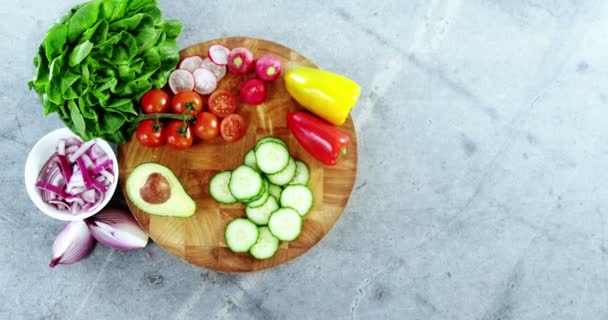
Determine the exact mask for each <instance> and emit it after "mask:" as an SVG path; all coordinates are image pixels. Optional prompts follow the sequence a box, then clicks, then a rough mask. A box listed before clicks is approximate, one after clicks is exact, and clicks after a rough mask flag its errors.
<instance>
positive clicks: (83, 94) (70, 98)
mask: <svg viewBox="0 0 608 320" xmlns="http://www.w3.org/2000/svg"><path fill="white" fill-rule="evenodd" d="M181 30H182V25H181V23H180V22H179V21H176V20H165V19H164V18H163V15H162V12H161V11H160V9H159V8H158V7H157V5H156V0H95V1H90V2H85V3H82V4H79V5H77V6H76V7H74V8H72V10H70V12H69V13H68V14H67V15H66V16H65V17H63V18H62V19H61V20H60V22H59V23H58V24H56V25H54V26H53V27H52V28H51V29H50V30H49V31H48V33H47V35H46V37H45V39H44V40H43V41H42V43H41V44H40V47H39V49H38V53H37V55H36V57H35V58H34V65H35V66H36V73H35V76H34V79H33V80H31V81H30V82H29V83H28V85H29V87H30V89H34V90H35V91H36V92H37V93H38V95H39V96H40V100H41V101H42V104H43V106H44V115H48V114H50V113H53V112H56V113H58V115H59V117H60V118H61V120H62V121H63V122H64V123H65V124H66V126H67V127H68V128H70V129H71V130H72V131H73V132H74V133H75V134H77V135H78V136H80V137H81V138H82V139H84V140H90V139H93V138H96V137H100V138H102V139H105V140H107V141H109V142H111V143H117V144H121V143H125V142H126V141H127V140H128V139H129V138H130V137H131V135H132V134H133V131H134V130H135V128H136V127H137V121H138V116H139V113H138V111H137V110H138V108H137V105H138V103H139V99H140V98H141V97H142V96H143V94H144V93H145V92H146V91H148V90H150V89H152V88H161V87H163V86H164V85H165V84H166V83H167V79H168V77H169V74H170V73H171V71H172V70H173V69H175V67H176V65H177V63H178V62H179V52H178V50H179V49H178V46H177V42H176V38H177V36H178V35H179V33H180V32H181Z"/></svg>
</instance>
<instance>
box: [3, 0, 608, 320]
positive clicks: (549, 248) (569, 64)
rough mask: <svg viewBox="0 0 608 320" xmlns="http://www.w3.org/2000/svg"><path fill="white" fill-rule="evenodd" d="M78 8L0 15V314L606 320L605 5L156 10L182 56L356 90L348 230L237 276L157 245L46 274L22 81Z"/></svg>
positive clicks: (456, 3)
mask: <svg viewBox="0 0 608 320" xmlns="http://www.w3.org/2000/svg"><path fill="white" fill-rule="evenodd" d="M76 3H77V1H74V0H61V1H42V0H33V1H30V2H27V3H25V2H22V1H16V0H8V3H5V4H3V5H2V9H1V10H0V27H1V31H0V43H1V45H2V50H0V57H1V59H0V61H1V62H0V69H1V70H2V77H0V88H1V90H0V103H1V105H2V107H3V110H5V116H3V117H0V172H1V174H0V179H1V183H0V188H1V189H0V190H1V194H2V201H0V243H1V244H2V245H1V246H0V255H1V256H2V257H3V258H2V259H0V287H2V290H0V318H2V319H123V318H124V319H190V318H196V319H424V320H434V319H451V320H460V319H462V320H465V319H479V320H498V319H501V320H506V319H518V320H522V319H554V320H555V319H608V222H607V221H608V209H607V207H608V193H607V190H608V143H607V141H608V81H607V79H608V78H607V76H608V31H606V30H608V2H606V1H603V0H581V1H577V2H572V1H541V0H529V1H497V0H494V1H490V0H484V1H481V0H473V1H461V0H431V1H426V0H415V1H398V0H390V1H381V2H370V1H317V0H313V1H301V2H291V1H290V2H282V1H270V0H260V1H256V2H255V3H253V2H249V1H190V0H187V1H180V2H179V3H180V4H179V5H178V4H176V3H177V2H172V1H167V0H161V1H160V7H161V8H162V9H163V12H164V14H165V16H167V17H169V18H176V19H180V20H181V21H182V22H183V23H184V25H185V28H184V30H183V32H182V34H181V35H180V37H179V38H178V42H179V44H180V46H181V47H185V46H188V45H190V44H193V43H196V42H200V41H203V40H206V39H212V38H216V37H221V36H228V35H245V36H254V37H258V38H265V39H270V40H273V41H275V42H279V43H282V44H284V45H286V46H288V47H291V48H293V49H295V50H296V51H299V52H301V53H302V54H304V55H305V56H307V57H309V58H310V59H311V60H313V61H315V62H316V63H317V64H318V65H320V66H321V67H322V68H324V69H328V70H332V71H334V72H337V73H341V74H344V75H346V76H348V77H350V78H352V79H355V80H356V81H357V82H359V83H360V84H361V86H362V88H363V94H362V96H361V99H360V101H359V103H358V104H357V106H356V107H355V109H354V110H353V113H352V114H353V119H354V121H355V126H356V130H357V136H358V141H359V171H358V176H357V181H356V187H355V190H354V191H353V194H352V198H351V200H350V202H349V204H348V207H347V208H346V210H345V212H344V214H343V216H342V218H341V219H340V220H339V222H338V223H337V225H336V226H335V227H334V228H333V229H332V231H331V232H330V233H329V234H328V235H327V236H326V237H325V238H324V239H323V240H322V241H321V242H320V243H319V244H318V245H317V246H315V247H314V248H313V249H311V250H310V251H309V252H308V253H306V254H305V255H304V256H302V257H300V258H298V259H296V260H294V261H292V262H290V263H287V264H284V265H281V266H279V267H277V268H274V269H271V270H266V271H262V272H257V273H253V274H239V275H226V274H218V273H215V272H212V271H208V270H205V269H201V268H198V267H195V266H191V265H189V264H186V263H184V262H182V261H181V260H179V259H177V258H175V257H173V256H171V255H170V254H168V253H166V252H165V251H163V250H162V249H161V248H159V247H157V246H156V245H154V244H151V245H149V246H148V248H147V250H138V251H131V252H120V251H112V250H110V249H107V248H105V247H102V246H98V247H97V248H96V249H95V250H94V251H93V253H92V254H91V255H90V256H89V257H88V258H87V259H86V260H83V261H82V262H80V263H78V264H75V265H71V266H59V267H56V268H55V269H50V268H49V267H48V262H49V259H50V256H51V251H50V247H51V244H52V242H53V240H54V238H55V235H56V234H57V233H58V231H59V229H60V228H61V226H62V222H60V221H55V220H51V219H50V218H47V217H46V216H44V215H42V214H41V213H40V212H39V211H38V210H37V209H36V208H35V207H34V205H33V204H32V203H31V201H30V200H29V198H28V196H27V194H26V191H25V187H24V183H23V169H24V162H25V159H26V157H27V154H28V152H29V150H30V149H31V148H32V146H33V145H34V144H35V142H36V141H37V140H38V139H39V138H40V137H41V136H43V135H44V134H46V133H47V132H49V131H51V130H53V129H55V128H59V127H62V124H61V122H60V121H59V120H58V118H57V117H56V116H55V115H51V116H49V117H47V118H43V116H42V108H41V106H40V103H39V101H38V98H37V97H36V95H35V94H34V93H33V92H30V91H28V89H27V86H26V83H27V81H28V80H29V79H30V78H31V77H32V76H33V65H32V58H33V55H34V53H35V52H36V47H37V46H38V44H39V42H40V41H41V39H42V38H43V37H44V35H45V33H46V31H47V30H48V28H49V27H50V26H51V24H52V23H53V21H55V20H56V19H58V18H59V17H60V16H62V15H63V14H64V13H65V12H66V11H67V10H68V9H69V8H70V7H71V6H73V5H74V4H76ZM146 251H149V252H150V253H151V256H148V255H147V254H146Z"/></svg>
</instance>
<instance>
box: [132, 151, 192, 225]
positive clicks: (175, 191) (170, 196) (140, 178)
mask: <svg viewBox="0 0 608 320" xmlns="http://www.w3.org/2000/svg"><path fill="white" fill-rule="evenodd" d="M126 189H127V195H128V196H129V199H130V200H131V202H133V204H134V205H135V206H136V207H137V208H139V209H140V210H143V211H145V212H147V213H149V214H154V215H159V216H170V217H182V218H185V217H190V216H192V215H194V212H195V211H196V203H195V202H194V200H192V198H191V197H190V195H189V194H188V193H187V192H186V190H184V187H183V186H182V184H181V183H180V182H179V179H177V177H176V176H175V174H174V173H173V172H172V171H171V170H170V169H169V168H167V167H165V166H163V165H161V164H158V163H153V162H147V163H142V164H140V165H138V166H137V167H135V169H133V171H132V172H131V174H130V175H129V177H128V178H127V188H126Z"/></svg>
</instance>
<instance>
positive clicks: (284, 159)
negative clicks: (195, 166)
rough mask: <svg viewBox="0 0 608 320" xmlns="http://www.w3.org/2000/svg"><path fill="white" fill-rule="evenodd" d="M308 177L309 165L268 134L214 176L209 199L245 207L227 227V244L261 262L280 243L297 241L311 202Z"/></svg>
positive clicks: (233, 249) (273, 251)
mask: <svg viewBox="0 0 608 320" xmlns="http://www.w3.org/2000/svg"><path fill="white" fill-rule="evenodd" d="M309 180H310V170H309V168H308V166H307V165H306V164H305V163H304V162H302V161H300V160H295V159H294V158H293V157H292V156H291V155H290V154H289V148H288V146H287V143H285V142H284V141H283V140H281V139H279V138H277V137H271V136H269V137H265V138H262V139H260V140H258V142H257V143H256V145H255V147H254V148H253V149H251V150H249V152H247V154H246V155H245V159H244V161H243V164H242V165H240V166H238V167H237V168H236V169H234V170H232V171H229V170H228V171H222V172H220V173H218V174H216V175H215V176H213V178H211V181H210V182H209V193H210V194H211V196H212V197H213V199H215V200H216V201H218V202H221V203H225V204H231V203H236V202H241V203H243V204H244V205H246V206H247V207H246V209H245V212H246V214H247V218H236V219H234V220H232V221H230V222H229V223H228V224H227V225H226V230H225V231H224V236H225V238H226V244H227V245H228V248H230V250H232V251H233V252H239V253H243V252H249V253H250V254H251V255H252V256H254V257H255V258H257V259H261V260H262V259H268V258H271V257H272V256H274V255H275V253H276V252H277V250H278V249H279V244H280V241H293V240H295V239H297V238H298V236H299V235H300V233H301V232H302V217H303V216H305V215H306V214H307V213H308V212H309V211H310V209H311V208H312V206H313V195H312V191H311V190H310V188H309V187H308V182H309Z"/></svg>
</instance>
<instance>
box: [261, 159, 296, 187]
mask: <svg viewBox="0 0 608 320" xmlns="http://www.w3.org/2000/svg"><path fill="white" fill-rule="evenodd" d="M295 175H296V162H295V161H294V160H293V158H292V157H289V162H288V163H287V167H285V169H283V170H281V171H280V172H278V173H275V174H269V175H266V177H267V178H268V181H270V182H272V183H273V184H276V185H279V186H284V185H286V184H288V183H289V181H291V179H293V177H294V176H295Z"/></svg>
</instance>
